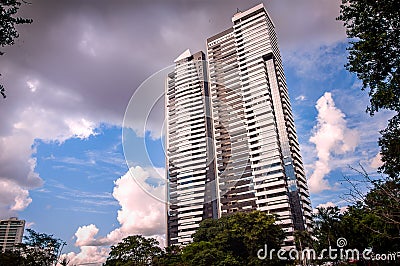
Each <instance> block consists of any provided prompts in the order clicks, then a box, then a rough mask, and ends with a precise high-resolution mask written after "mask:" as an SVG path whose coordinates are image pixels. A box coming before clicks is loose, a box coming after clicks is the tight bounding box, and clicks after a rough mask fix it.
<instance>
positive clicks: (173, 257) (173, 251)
mask: <svg viewBox="0 0 400 266" xmlns="http://www.w3.org/2000/svg"><path fill="white" fill-rule="evenodd" d="M181 251H182V248H181V247H180V246H177V245H172V246H169V247H166V248H165V250H164V251H163V252H162V253H161V255H159V256H158V257H157V258H154V259H153V265H159V266H163V265H175V266H178V265H185V264H184V263H183V261H182V256H181Z"/></svg>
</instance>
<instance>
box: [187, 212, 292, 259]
mask: <svg viewBox="0 0 400 266" xmlns="http://www.w3.org/2000/svg"><path fill="white" fill-rule="evenodd" d="M284 237H285V236H284V232H283V230H282V228H281V227H280V226H279V225H277V224H276V223H275V218H274V217H273V216H271V215H268V214H266V213H265V212H260V211H253V212H248V213H244V212H238V213H235V214H233V215H227V216H223V217H221V218H220V219H218V220H215V219H209V220H204V221H203V222H201V223H200V227H199V228H198V230H197V231H196V233H194V235H193V243H191V244H189V245H187V246H186V247H185V248H184V249H183V251H182V260H183V262H184V263H186V264H188V265H199V266H200V265H279V263H280V261H278V260H276V259H274V260H272V261H270V260H268V259H267V260H260V259H258V257H257V252H258V250H260V249H263V248H264V247H265V245H267V247H268V249H269V250H271V249H276V250H277V249H279V248H280V246H281V243H282V242H283V239H284Z"/></svg>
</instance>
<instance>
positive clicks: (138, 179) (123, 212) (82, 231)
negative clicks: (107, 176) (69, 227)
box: [64, 166, 166, 263]
mask: <svg viewBox="0 0 400 266" xmlns="http://www.w3.org/2000/svg"><path fill="white" fill-rule="evenodd" d="M162 173H164V169H156V168H150V167H149V168H143V167H141V166H136V167H132V168H130V169H129V171H128V172H127V173H126V174H125V175H123V176H121V177H120V178H119V179H117V180H116V181H115V182H114V185H115V187H114V190H113V197H114V198H115V199H116V200H117V201H118V203H119V205H120V206H121V208H120V210H118V216H117V220H118V222H119V224H120V227H118V228H116V229H115V230H113V231H111V232H110V233H108V234H107V235H106V236H105V237H98V236H97V234H98V232H99V229H98V228H97V226H96V225H94V224H89V225H84V226H80V227H79V228H78V230H77V231H76V233H75V237H76V242H75V245H76V246H78V247H79V248H80V252H79V253H74V252H70V253H68V254H65V255H64V256H67V257H68V259H70V260H71V262H73V263H88V262H93V261H95V262H104V260H105V258H106V257H107V255H108V251H109V249H108V248H106V246H109V245H114V244H116V243H118V242H120V241H121V240H122V239H123V238H125V237H127V236H129V235H135V234H140V235H143V236H146V237H153V238H156V239H157V240H158V241H159V242H160V245H161V247H163V246H164V245H165V243H164V242H165V228H166V224H165V222H166V219H165V217H166V216H165V203H164V200H162V199H164V197H165V196H164V193H165V186H163V185H161V186H152V185H151V184H149V183H148V180H149V179H161V180H160V182H159V183H162V182H161V181H162V178H161V177H160V175H161V174H162ZM93 258H96V259H93Z"/></svg>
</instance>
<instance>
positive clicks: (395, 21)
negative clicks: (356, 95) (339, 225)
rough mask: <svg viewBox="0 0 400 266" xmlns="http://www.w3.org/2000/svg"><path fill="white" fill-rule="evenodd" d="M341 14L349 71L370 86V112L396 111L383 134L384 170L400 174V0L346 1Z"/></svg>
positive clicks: (343, 3)
mask: <svg viewBox="0 0 400 266" xmlns="http://www.w3.org/2000/svg"><path fill="white" fill-rule="evenodd" d="M340 8H341V10H340V16H339V17H338V18H337V19H338V20H341V21H343V22H344V26H345V27H346V29H347V30H346V32H347V36H348V38H350V39H351V41H350V46H349V47H348V51H349V56H348V60H349V62H348V64H347V65H346V68H347V70H349V71H351V72H353V73H356V74H357V77H358V78H359V79H360V80H361V81H362V82H363V89H367V88H369V96H370V106H369V107H368V108H367V111H368V112H369V113H370V115H373V114H374V113H375V112H377V111H379V110H380V109H387V110H392V111H394V112H396V115H395V117H394V118H392V119H391V120H390V121H389V125H388V127H387V128H386V129H385V130H382V131H381V132H380V133H381V135H382V137H381V138H380V139H379V145H380V147H381V154H382V161H383V163H384V165H383V166H382V167H381V168H380V170H381V171H382V172H383V173H385V174H387V175H389V176H390V177H391V178H399V177H400V144H399V143H400V134H399V133H400V84H399V83H400V68H399V66H400V56H399V53H400V4H399V1H398V0H385V1H376V0H342V4H341V6H340Z"/></svg>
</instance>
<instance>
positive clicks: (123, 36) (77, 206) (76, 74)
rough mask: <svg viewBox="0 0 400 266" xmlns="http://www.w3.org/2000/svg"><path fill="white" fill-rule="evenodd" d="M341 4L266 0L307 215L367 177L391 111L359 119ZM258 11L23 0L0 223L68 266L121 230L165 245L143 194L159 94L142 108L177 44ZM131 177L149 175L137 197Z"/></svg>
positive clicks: (9, 62) (157, 154)
mask: <svg viewBox="0 0 400 266" xmlns="http://www.w3.org/2000/svg"><path fill="white" fill-rule="evenodd" d="M339 2H340V1H336V0H335V1H329V2H328V1H317V0H301V1H298V2H297V1H296V3H293V2H291V1H289V0H284V1H266V2H265V5H266V6H267V8H268V11H269V13H270V15H271V16H272V18H273V20H274V22H275V25H276V30H277V33H278V37H279V43H280V48H281V54H282V57H283V65H284V69H285V74H286V78H287V83H288V88H289V95H290V99H291V103H292V108H293V114H294V118H295V123H296V128H297V133H298V137H299V141H300V146H301V150H302V156H303V161H304V164H305V167H306V172H307V176H308V177H309V178H311V177H312V185H311V186H310V189H311V200H312V204H313V207H316V206H319V205H321V204H323V205H333V204H336V205H338V206H340V207H343V206H346V204H347V203H346V202H345V201H344V200H343V197H344V196H345V193H346V192H347V191H348V184H347V183H346V182H342V180H343V175H349V176H354V175H355V173H354V171H352V170H351V169H349V167H348V166H349V165H351V166H353V167H356V166H357V165H358V164H359V163H361V164H362V165H363V166H364V167H365V168H366V169H367V171H368V172H370V173H374V172H376V167H377V166H379V158H378V157H377V154H378V151H379V150H378V146H377V143H376V141H377V138H378V136H379V134H378V130H379V129H382V128H384V127H385V123H386V121H387V119H388V118H389V117H390V113H386V112H380V113H378V114H377V115H375V116H374V117H369V116H368V115H367V114H366V113H365V109H366V107H367V105H368V97H367V92H363V91H361V83H360V82H359V81H358V80H357V79H356V77H355V76H354V75H353V74H350V73H348V72H347V71H346V70H345V68H344V64H345V63H346V56H347V51H346V46H347V40H346V36H345V30H344V28H343V27H342V26H341V24H340V22H338V21H335V17H336V16H337V15H338V10H339V8H338V7H339ZM257 3H258V2H256V1H250V2H249V3H247V2H246V3H244V2H240V1H229V2H228V1H216V2H201V1H195V2H193V3H192V4H191V5H189V4H188V3H178V2H172V1H171V2H169V1H158V2H157V1H156V2H154V3H146V2H142V1H120V2H119V4H118V5H114V4H111V3H108V2H107V1H105V2H104V3H102V4H101V5H97V6H94V5H92V4H90V3H89V2H87V1H77V2H74V3H73V4H71V3H69V4H67V3H53V2H52V1H51V2H50V1H33V4H32V5H29V6H25V7H23V8H22V14H23V15H25V16H28V17H32V18H33V19H34V23H33V24H31V25H25V26H22V27H19V30H20V34H21V37H20V39H19V40H18V41H17V43H16V45H14V46H13V47H10V48H7V49H6V50H5V51H6V54H5V55H4V56H3V57H2V62H1V65H0V73H2V74H4V77H2V82H3V83H4V85H5V86H6V88H7V90H8V98H7V99H6V100H5V101H4V102H2V103H1V104H0V112H1V113H2V114H6V115H3V116H2V117H1V118H0V119H1V121H0V124H1V125H2V126H1V128H0V140H1V141H0V184H1V186H0V195H1V197H0V198H1V200H0V213H1V214H2V216H4V217H2V218H6V217H8V216H11V215H17V216H18V217H20V218H22V219H25V220H26V221H27V223H28V225H29V226H30V227H31V228H33V229H35V230H37V231H39V232H45V233H49V234H54V235H55V236H56V237H59V238H62V239H63V240H65V241H67V244H68V245H67V246H66V247H65V248H64V252H65V253H68V256H69V257H70V258H71V260H72V261H73V262H74V263H82V262H89V261H90V262H101V261H103V260H104V258H105V257H106V255H107V252H108V249H107V248H108V246H109V245H110V244H113V243H115V241H118V240H119V239H121V238H122V237H124V236H127V235H129V234H135V233H140V234H143V235H146V236H154V237H156V238H157V239H159V240H160V241H163V238H164V237H165V236H164V235H163V234H164V233H165V214H164V205H163V203H162V202H161V201H157V200H156V199H155V198H154V197H153V196H156V197H158V198H160V197H162V191H161V190H160V189H158V188H157V187H154V186H152V184H153V185H154V184H156V183H157V182H159V181H160V178H161V177H160V176H162V175H163V171H164V169H163V167H164V154H163V149H162V141H161V139H160V138H159V136H160V130H161V128H162V123H163V113H162V99H161V100H159V101H158V102H157V104H156V105H155V106H154V109H153V112H152V114H151V115H150V116H147V111H148V110H149V108H150V107H151V106H149V104H148V102H154V100H153V99H157V97H158V96H159V92H160V88H157V89H154V90H152V88H153V87H154V86H155V85H154V84H156V83H152V82H154V80H156V81H157V80H158V81H160V80H162V77H163V75H164V74H165V73H166V71H167V70H168V69H167V70H165V69H164V71H161V72H158V71H160V70H161V69H163V68H165V67H168V66H170V65H171V64H172V63H173V60H174V59H175V58H176V57H177V56H178V55H179V54H180V53H181V52H183V51H184V50H186V49H187V48H190V49H191V51H193V52H195V51H197V50H205V40H206V38H208V37H210V36H212V35H214V34H216V33H218V32H221V31H222V30H224V29H226V28H228V27H230V26H231V21H230V19H231V16H232V15H233V13H234V12H235V11H236V8H240V9H242V10H245V9H247V8H249V7H251V6H253V5H255V4H257ZM288 18H290V19H288ZM193 29H196V30H193ZM154 73H158V74H155V75H153V74H154ZM152 75H153V76H152ZM149 77H152V78H151V79H147V78H149ZM143 83H144V84H143ZM141 84H142V85H141ZM138 88H141V93H142V94H141V96H140V97H136V102H135V101H133V102H134V104H133V105H134V107H133V109H132V113H129V112H128V114H129V117H130V119H132V120H131V121H130V122H132V124H131V125H132V129H125V130H124V134H123V133H122V132H123V131H122V127H123V119H124V115H125V111H126V109H127V107H128V104H129V100H130V98H131V97H132V95H133V94H134V92H135V91H136V92H138V91H139V90H138ZM162 89H163V88H161V91H162ZM138 100H139V101H138ZM130 108H132V105H131V106H130ZM128 110H129V108H128ZM145 121H147V122H148V124H147V126H146V128H148V129H149V130H150V131H149V132H147V133H143V132H141V130H142V129H143V123H144V122H145ZM122 140H124V144H123V141H122ZM124 151H125V154H124ZM125 155H126V156H127V158H128V162H129V167H130V169H131V170H130V171H128V169H129V168H128V164H127V162H126V159H125ZM132 176H134V177H135V178H132ZM134 179H136V181H138V180H139V181H143V180H147V181H146V182H144V183H143V182H142V183H141V186H142V187H144V188H145V191H146V192H144V191H143V190H142V189H141V188H140V187H139V185H138V183H136V182H135V180H134Z"/></svg>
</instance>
